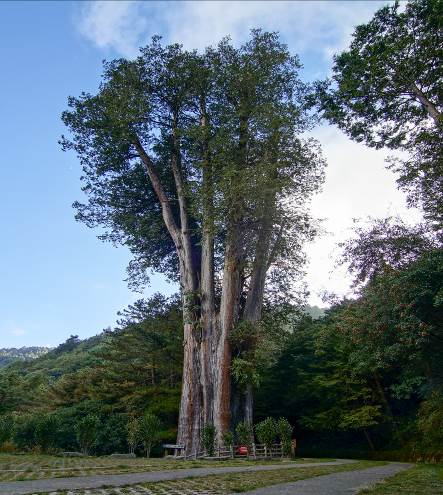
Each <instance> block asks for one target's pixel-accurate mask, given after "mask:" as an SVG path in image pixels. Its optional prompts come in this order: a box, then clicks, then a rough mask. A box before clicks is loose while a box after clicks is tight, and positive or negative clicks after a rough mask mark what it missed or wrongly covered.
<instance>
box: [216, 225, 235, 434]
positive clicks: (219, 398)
mask: <svg viewBox="0 0 443 495" xmlns="http://www.w3.org/2000/svg"><path fill="white" fill-rule="evenodd" d="M239 234H240V232H239V227H238V225H237V224H232V225H231V228H230V229H229V232H228V238H227V241H226V250H225V260H224V268H223V284H222V295H221V301H220V316H219V328H218V332H217V338H216V342H215V355H216V369H215V370H214V374H215V380H214V426H215V428H216V430H217V433H218V435H219V438H220V436H221V435H222V434H223V433H224V432H226V431H228V430H229V426H230V406H231V404H230V402H231V373H230V369H231V346H230V341H229V338H230V334H231V331H232V329H233V327H234V325H235V324H236V322H237V318H238V303H239V288H240V284H239V280H240V249H239V240H240V239H239Z"/></svg>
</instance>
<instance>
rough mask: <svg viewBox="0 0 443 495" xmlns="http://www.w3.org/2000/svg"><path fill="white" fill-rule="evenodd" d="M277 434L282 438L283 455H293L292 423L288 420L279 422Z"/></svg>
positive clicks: (281, 419) (282, 419) (284, 419)
mask: <svg viewBox="0 0 443 495" xmlns="http://www.w3.org/2000/svg"><path fill="white" fill-rule="evenodd" d="M277 432H278V436H279V437H280V441H281V446H282V451H283V455H285V456H290V455H291V437H292V426H291V423H290V422H289V421H288V420H287V419H286V418H280V419H279V420H278V421H277Z"/></svg>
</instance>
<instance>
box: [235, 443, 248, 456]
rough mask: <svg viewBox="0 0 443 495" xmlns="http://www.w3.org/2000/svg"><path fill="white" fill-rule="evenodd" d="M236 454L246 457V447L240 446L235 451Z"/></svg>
mask: <svg viewBox="0 0 443 495" xmlns="http://www.w3.org/2000/svg"><path fill="white" fill-rule="evenodd" d="M237 454H240V455H248V447H246V446H245V445H240V447H239V448H238V449H237Z"/></svg>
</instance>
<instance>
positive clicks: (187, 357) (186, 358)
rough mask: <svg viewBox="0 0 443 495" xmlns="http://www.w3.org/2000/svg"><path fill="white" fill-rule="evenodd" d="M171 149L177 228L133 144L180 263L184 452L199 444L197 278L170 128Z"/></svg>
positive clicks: (180, 432)
mask: <svg viewBox="0 0 443 495" xmlns="http://www.w3.org/2000/svg"><path fill="white" fill-rule="evenodd" d="M173 134H174V136H173V139H174V151H173V157H172V169H173V174H174V181H175V185H176V190H177V197H178V201H179V207H180V224H181V225H180V228H179V227H178V226H177V223H176V222H175V219H174V216H173V214H172V210H171V206H170V203H169V199H168V197H167V195H166V193H165V191H164V189H163V186H162V184H161V182H160V179H159V177H158V175H157V173H156V170H155V168H154V165H153V163H152V160H151V159H150V157H149V155H148V154H147V153H146V151H145V150H144V148H143V146H142V145H141V143H140V141H139V139H138V138H137V137H136V138H135V139H134V146H135V148H136V150H137V152H138V154H139V156H140V159H141V160H142V163H143V165H144V167H145V170H146V172H147V174H148V176H149V179H150V181H151V184H152V187H153V189H154V191H155V193H156V195H157V198H158V200H159V202H160V205H161V209H162V216H163V221H164V222H165V225H166V228H167V230H168V232H169V234H170V235H171V238H172V240H173V242H174V245H175V248H176V251H177V256H178V260H179V266H180V287H181V293H182V301H183V321H184V325H183V378H182V395H181V402H180V413H179V424H178V435H177V436H178V440H177V441H178V443H180V444H181V445H184V446H185V451H186V452H187V453H190V452H196V451H197V450H198V449H199V447H200V433H201V427H202V421H203V418H202V410H203V404H202V403H203V400H202V393H201V362H200V360H201V356H200V336H199V335H198V331H197V328H198V317H196V309H195V300H196V292H197V277H196V269H195V266H194V253H193V246H192V243H191V238H190V232H189V222H188V214H187V210H186V198H185V191H184V186H183V178H182V176H181V171H180V157H179V154H180V149H179V146H178V143H177V141H176V139H177V134H176V129H173Z"/></svg>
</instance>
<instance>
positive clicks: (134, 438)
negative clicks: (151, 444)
mask: <svg viewBox="0 0 443 495" xmlns="http://www.w3.org/2000/svg"><path fill="white" fill-rule="evenodd" d="M126 441H127V442H128V446H129V452H130V453H131V454H133V453H134V452H135V449H136V448H137V446H138V443H139V442H140V421H139V420H138V419H137V418H132V419H130V420H129V421H128V422H127V423H126Z"/></svg>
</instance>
